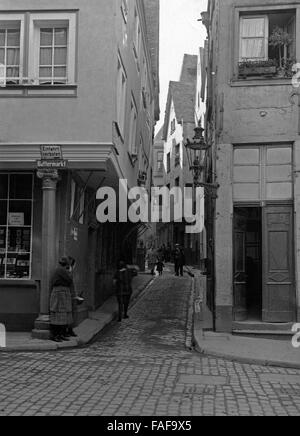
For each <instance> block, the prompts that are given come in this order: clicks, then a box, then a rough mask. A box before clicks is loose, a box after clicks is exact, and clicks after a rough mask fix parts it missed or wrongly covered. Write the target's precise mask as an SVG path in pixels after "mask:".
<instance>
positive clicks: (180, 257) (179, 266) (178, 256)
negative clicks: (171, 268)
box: [174, 244, 185, 277]
mask: <svg viewBox="0 0 300 436" xmlns="http://www.w3.org/2000/svg"><path fill="white" fill-rule="evenodd" d="M174 264H175V275H176V276H177V277H178V276H179V274H180V275H181V277H183V267H184V265H185V255H184V251H183V249H182V248H181V246H180V245H179V244H176V245H175V250H174Z"/></svg>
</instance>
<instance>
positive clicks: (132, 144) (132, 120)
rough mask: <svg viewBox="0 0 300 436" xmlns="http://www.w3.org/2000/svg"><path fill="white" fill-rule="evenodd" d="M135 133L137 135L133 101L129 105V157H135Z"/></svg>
mask: <svg viewBox="0 0 300 436" xmlns="http://www.w3.org/2000/svg"><path fill="white" fill-rule="evenodd" d="M136 133H137V110H136V105H135V102H134V101H133V99H132V100H131V105H130V126H129V154H130V155H131V156H137V154H138V151H137V145H136Z"/></svg>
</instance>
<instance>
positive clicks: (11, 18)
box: [0, 13, 25, 87]
mask: <svg viewBox="0 0 300 436" xmlns="http://www.w3.org/2000/svg"><path fill="white" fill-rule="evenodd" d="M10 22H11V23H14V24H13V26H14V27H12V28H20V62H19V77H18V78H15V80H16V81H18V82H19V83H18V84H21V83H22V80H23V75H24V65H25V59H24V53H25V14H24V13H9V14H7V13H0V29H10V27H9V26H10V24H9V23H10ZM17 22H20V27H16V23H17ZM0 86H1V87H6V86H7V78H6V66H5V79H1V84H0Z"/></svg>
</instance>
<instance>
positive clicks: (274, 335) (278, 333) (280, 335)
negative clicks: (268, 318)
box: [232, 330, 295, 340]
mask: <svg viewBox="0 0 300 436" xmlns="http://www.w3.org/2000/svg"><path fill="white" fill-rule="evenodd" d="M232 334H233V335H234V336H244V337H248V338H261V339H281V340H291V339H292V337H293V336H294V334H295V333H293V332H292V331H291V330H290V331H287V330H256V331H255V330H233V332H232Z"/></svg>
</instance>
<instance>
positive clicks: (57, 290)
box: [50, 257, 74, 342]
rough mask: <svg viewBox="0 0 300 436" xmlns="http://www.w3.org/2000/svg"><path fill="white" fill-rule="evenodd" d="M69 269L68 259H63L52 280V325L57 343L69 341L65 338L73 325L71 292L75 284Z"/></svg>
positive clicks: (53, 337) (53, 336)
mask: <svg viewBox="0 0 300 436" xmlns="http://www.w3.org/2000/svg"><path fill="white" fill-rule="evenodd" d="M69 268H70V264H69V260H68V258H67V257H62V258H61V259H60V261H59V266H58V268H56V270H55V271H54V273H53V276H52V279H51V297H50V325H51V332H52V340H53V341H55V342H62V341H65V340H68V339H67V338H66V336H65V335H66V330H67V326H70V325H72V323H73V316H72V294H71V292H72V290H73V289H74V283H73V279H72V276H71V274H70V273H69Z"/></svg>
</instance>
